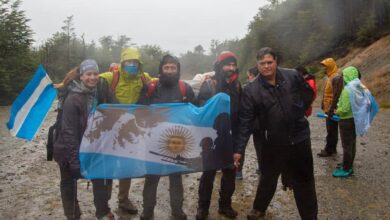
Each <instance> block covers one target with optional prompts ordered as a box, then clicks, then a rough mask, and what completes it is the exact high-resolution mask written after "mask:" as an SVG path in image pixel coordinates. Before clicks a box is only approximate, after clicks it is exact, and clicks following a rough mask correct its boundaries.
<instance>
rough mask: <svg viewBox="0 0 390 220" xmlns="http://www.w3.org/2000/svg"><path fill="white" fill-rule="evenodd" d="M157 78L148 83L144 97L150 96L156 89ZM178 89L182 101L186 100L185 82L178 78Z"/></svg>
mask: <svg viewBox="0 0 390 220" xmlns="http://www.w3.org/2000/svg"><path fill="white" fill-rule="evenodd" d="M157 83H158V79H154V80H151V81H150V82H149V84H148V90H147V93H146V97H147V98H150V97H151V96H152V95H153V93H154V92H155V91H156V87H157ZM179 89H180V94H181V96H182V98H183V102H185V101H186V100H187V89H186V84H185V82H184V81H183V80H179Z"/></svg>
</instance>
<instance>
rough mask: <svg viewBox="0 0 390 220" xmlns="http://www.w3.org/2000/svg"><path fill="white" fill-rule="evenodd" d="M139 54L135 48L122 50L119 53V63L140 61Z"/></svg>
mask: <svg viewBox="0 0 390 220" xmlns="http://www.w3.org/2000/svg"><path fill="white" fill-rule="evenodd" d="M140 58H141V53H140V52H139V50H138V49H137V48H133V47H130V48H126V49H123V50H122V53H121V63H123V62H124V61H126V60H138V61H140Z"/></svg>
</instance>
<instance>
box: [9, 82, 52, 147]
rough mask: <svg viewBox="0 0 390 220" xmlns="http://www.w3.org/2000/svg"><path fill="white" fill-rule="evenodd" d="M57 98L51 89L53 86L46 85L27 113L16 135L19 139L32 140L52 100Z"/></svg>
mask: <svg viewBox="0 0 390 220" xmlns="http://www.w3.org/2000/svg"><path fill="white" fill-rule="evenodd" d="M56 96H57V90H56V89H55V88H54V87H53V84H50V85H47V86H46V88H45V89H44V90H43V91H42V94H41V95H40V96H39V98H38V100H37V102H36V103H35V104H34V106H33V107H32V108H31V110H30V111H29V113H28V115H27V117H26V120H25V121H24V122H23V125H22V127H21V128H20V130H19V132H18V133H17V134H16V136H17V137H19V138H24V139H27V140H30V141H31V140H32V139H33V138H34V135H35V133H36V132H37V131H38V129H39V127H40V125H41V124H42V121H43V120H44V119H45V117H46V114H47V112H48V111H49V109H50V107H51V105H52V104H53V101H54V99H55V98H56Z"/></svg>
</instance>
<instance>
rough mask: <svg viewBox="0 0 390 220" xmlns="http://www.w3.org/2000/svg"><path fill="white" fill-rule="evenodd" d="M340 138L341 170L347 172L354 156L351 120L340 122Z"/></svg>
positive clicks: (352, 120) (354, 147)
mask: <svg viewBox="0 0 390 220" xmlns="http://www.w3.org/2000/svg"><path fill="white" fill-rule="evenodd" d="M340 138H341V145H342V146H343V168H344V170H349V169H351V168H352V166H353V161H354V159H355V155H356V130H355V122H354V119H353V118H349V119H341V120H340Z"/></svg>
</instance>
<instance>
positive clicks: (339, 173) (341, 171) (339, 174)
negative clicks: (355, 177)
mask: <svg viewBox="0 0 390 220" xmlns="http://www.w3.org/2000/svg"><path fill="white" fill-rule="evenodd" d="M352 174H353V170H352V169H349V170H344V169H335V170H334V171H333V173H332V176H334V177H349V176H351V175H352Z"/></svg>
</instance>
